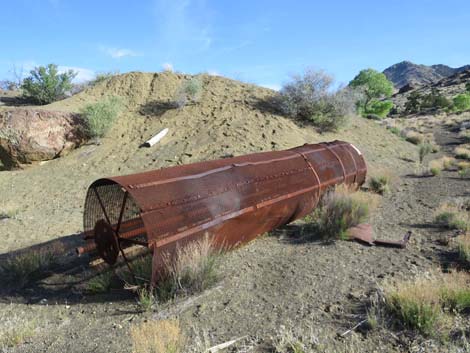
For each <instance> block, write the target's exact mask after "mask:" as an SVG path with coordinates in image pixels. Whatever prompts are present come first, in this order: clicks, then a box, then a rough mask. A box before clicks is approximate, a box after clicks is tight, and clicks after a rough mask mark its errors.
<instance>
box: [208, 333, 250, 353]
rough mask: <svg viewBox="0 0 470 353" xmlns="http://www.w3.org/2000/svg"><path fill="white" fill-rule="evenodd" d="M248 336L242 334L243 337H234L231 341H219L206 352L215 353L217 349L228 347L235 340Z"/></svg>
mask: <svg viewBox="0 0 470 353" xmlns="http://www.w3.org/2000/svg"><path fill="white" fill-rule="evenodd" d="M246 337H248V336H243V337H239V338H236V339H234V340H231V341H228V342H224V343H221V344H218V345H217V346H214V347H211V348H209V349H208V350H207V351H206V353H217V352H218V351H220V350H222V349H225V348H227V347H230V346H231V345H232V344H235V343H236V342H238V341H240V340H242V339H244V338H246Z"/></svg>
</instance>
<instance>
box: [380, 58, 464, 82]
mask: <svg viewBox="0 0 470 353" xmlns="http://www.w3.org/2000/svg"><path fill="white" fill-rule="evenodd" d="M469 69H470V65H465V66H462V67H458V68H452V67H450V66H447V65H442V64H439V65H431V66H426V65H418V64H414V63H412V62H410V61H402V62H400V63H398V64H395V65H392V66H390V67H389V68H386V69H385V70H384V72H383V73H384V74H385V76H387V78H388V79H389V80H390V81H392V82H393V84H394V85H395V87H396V88H397V89H400V88H402V87H404V86H407V85H410V86H414V87H416V86H422V85H429V84H434V83H436V82H438V81H440V80H442V79H443V78H446V77H449V76H452V75H455V74H456V73H459V72H462V71H465V70H469Z"/></svg>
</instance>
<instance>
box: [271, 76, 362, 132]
mask: <svg viewBox="0 0 470 353" xmlns="http://www.w3.org/2000/svg"><path fill="white" fill-rule="evenodd" d="M332 85H333V79H332V78H331V77H330V76H329V75H327V74H326V73H324V72H323V71H312V70H309V71H306V72H305V74H303V75H296V76H294V77H293V79H292V81H291V82H289V83H287V84H286V85H284V86H283V87H282V89H281V91H280V95H279V99H278V101H277V104H278V106H279V109H280V110H281V111H282V112H283V113H284V114H286V115H288V116H291V117H293V118H296V119H299V120H301V121H306V122H309V123H312V124H313V125H314V126H316V127H317V128H318V129H319V130H320V131H335V130H338V129H340V128H342V127H344V126H345V125H346V123H347V121H348V117H349V116H351V115H353V114H354V112H355V102H356V100H357V95H358V93H357V92H356V91H353V90H351V89H340V90H336V91H334V90H333V89H332Z"/></svg>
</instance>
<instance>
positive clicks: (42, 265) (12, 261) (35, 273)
mask: <svg viewBox="0 0 470 353" xmlns="http://www.w3.org/2000/svg"><path fill="white" fill-rule="evenodd" d="M56 261H57V256H56V253H55V249H39V250H31V251H28V252H24V253H22V254H19V255H16V256H13V257H10V258H8V259H7V260H5V262H4V263H3V264H0V277H1V278H2V281H4V283H7V284H9V285H12V286H15V287H19V288H21V287H24V285H26V284H27V283H28V282H30V281H32V280H35V279H37V278H39V277H40V276H41V273H42V272H43V271H45V270H47V269H48V268H50V267H51V266H52V265H53V264H55V263H56Z"/></svg>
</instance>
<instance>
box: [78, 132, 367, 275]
mask: <svg viewBox="0 0 470 353" xmlns="http://www.w3.org/2000/svg"><path fill="white" fill-rule="evenodd" d="M366 172H367V168H366V164H365V161H364V158H363V156H362V154H361V152H360V151H359V150H358V149H357V148H356V147H355V146H353V145H352V144H350V143H347V142H342V141H334V142H330V143H320V144H305V145H303V146H300V147H296V148H292V149H289V150H284V151H276V152H263V153H254V154H250V155H245V156H240V157H234V158H227V159H219V160H213V161H207V162H200V163H194V164H189V165H182V166H176V167H171V168H165V169H160V170H154V171H150V172H145V173H140V174H133V175H127V176H120V177H111V178H105V179H99V180H97V181H95V182H94V183H93V184H92V185H91V186H90V188H89V190H88V194H87V198H86V202H85V211H84V229H85V238H86V239H87V241H88V244H87V245H86V246H85V247H83V248H81V249H78V251H79V252H87V251H92V250H96V251H98V253H99V255H100V256H101V257H102V258H103V259H105V260H106V261H107V262H108V263H114V262H115V261H116V259H117V257H118V254H119V251H120V250H122V247H125V246H129V245H132V244H142V245H145V246H148V247H149V248H150V249H152V250H153V254H154V255H153V256H154V260H153V271H154V277H155V276H156V273H157V272H158V268H159V267H161V266H162V255H163V254H164V253H167V252H168V253H170V254H171V253H173V252H174V250H175V248H176V247H177V245H183V244H184V243H186V242H187V241H191V240H195V239H198V238H199V237H201V236H203V235H205V234H208V236H209V237H210V238H211V240H212V241H213V243H214V244H216V245H218V246H224V247H233V246H237V245H238V244H241V243H245V242H248V241H250V240H252V239H254V238H255V237H256V236H257V235H259V234H262V233H265V232H268V231H270V230H273V229H275V228H277V227H279V226H282V225H284V224H287V223H289V222H292V221H294V220H295V219H298V218H301V217H304V216H305V215H307V214H308V213H310V212H311V211H312V210H313V209H314V208H315V206H316V205H317V204H318V202H319V200H320V197H321V195H322V194H323V193H324V192H325V191H326V190H328V189H329V188H330V187H332V186H335V185H337V184H341V183H345V184H357V185H361V184H362V183H364V181H365V178H366ZM153 281H154V282H155V278H154V279H153Z"/></svg>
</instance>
